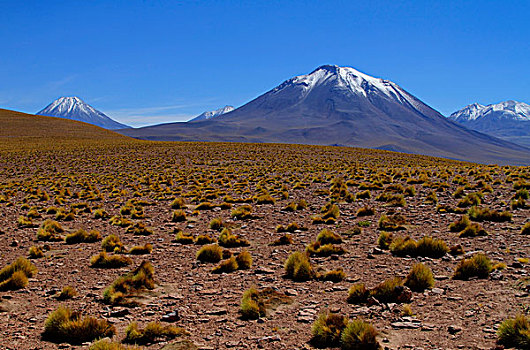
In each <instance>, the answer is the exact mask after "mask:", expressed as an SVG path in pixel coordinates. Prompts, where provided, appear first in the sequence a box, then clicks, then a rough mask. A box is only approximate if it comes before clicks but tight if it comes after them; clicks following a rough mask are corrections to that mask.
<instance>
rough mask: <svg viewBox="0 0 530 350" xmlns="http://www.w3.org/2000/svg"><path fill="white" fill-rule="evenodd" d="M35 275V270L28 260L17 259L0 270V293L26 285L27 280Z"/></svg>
mask: <svg viewBox="0 0 530 350" xmlns="http://www.w3.org/2000/svg"><path fill="white" fill-rule="evenodd" d="M36 273H37V268H36V267H35V265H33V264H32V263H31V262H30V261H29V260H28V259H26V258H23V257H19V258H17V259H16V260H15V261H14V262H13V263H11V264H9V265H7V266H5V267H3V268H2V270H0V291H6V290H16V289H21V288H25V287H26V286H27V285H28V278H29V277H33V276H34V275H35V274H36Z"/></svg>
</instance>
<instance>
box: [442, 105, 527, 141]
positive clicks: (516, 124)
mask: <svg viewBox="0 0 530 350" xmlns="http://www.w3.org/2000/svg"><path fill="white" fill-rule="evenodd" d="M449 119H450V120H453V121H455V122H457V123H459V124H461V125H463V126H465V127H466V128H469V129H473V130H477V131H480V132H483V133H486V134H490V135H493V136H497V137H499V138H502V139H505V140H508V141H511V142H514V143H518V144H521V145H523V146H527V147H530V105H528V104H526V103H524V102H518V101H514V100H508V101H503V102H499V103H494V104H490V105H487V106H483V105H481V104H478V103H473V104H470V105H469V106H466V107H464V108H462V109H461V110H459V111H456V112H454V113H453V114H451V115H450V116H449Z"/></svg>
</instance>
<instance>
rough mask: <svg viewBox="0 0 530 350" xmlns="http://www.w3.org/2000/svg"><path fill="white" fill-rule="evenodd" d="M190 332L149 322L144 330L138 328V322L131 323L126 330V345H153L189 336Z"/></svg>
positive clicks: (124, 340)
mask: <svg viewBox="0 0 530 350" xmlns="http://www.w3.org/2000/svg"><path fill="white" fill-rule="evenodd" d="M187 334H188V332H186V330H184V329H183V328H180V327H175V326H165V325H162V324H161V323H160V322H149V323H148V324H147V325H146V326H145V328H144V329H140V328H138V324H137V323H136V322H131V323H130V324H129V326H127V329H126V330H125V338H124V339H123V342H124V343H128V344H140V345H145V344H153V343H158V342H161V341H167V340H170V339H174V338H176V337H180V336H183V335H187Z"/></svg>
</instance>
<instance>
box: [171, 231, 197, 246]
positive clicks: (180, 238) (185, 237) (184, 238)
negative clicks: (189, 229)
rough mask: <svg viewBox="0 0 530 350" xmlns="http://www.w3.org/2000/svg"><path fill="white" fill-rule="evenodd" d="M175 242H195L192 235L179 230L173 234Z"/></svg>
mask: <svg viewBox="0 0 530 350" xmlns="http://www.w3.org/2000/svg"><path fill="white" fill-rule="evenodd" d="M175 242H176V243H180V244H193V243H195V238H193V235H191V234H187V233H184V232H183V231H181V230H179V231H178V232H177V234H176V235H175Z"/></svg>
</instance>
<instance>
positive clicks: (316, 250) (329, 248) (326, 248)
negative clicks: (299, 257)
mask: <svg viewBox="0 0 530 350" xmlns="http://www.w3.org/2000/svg"><path fill="white" fill-rule="evenodd" d="M306 252H307V254H309V255H316V256H330V255H342V254H344V253H346V250H345V249H344V248H342V247H340V246H335V245H333V244H331V243H328V244H321V243H320V242H318V241H316V242H313V243H310V244H308V246H307V247H306Z"/></svg>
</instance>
